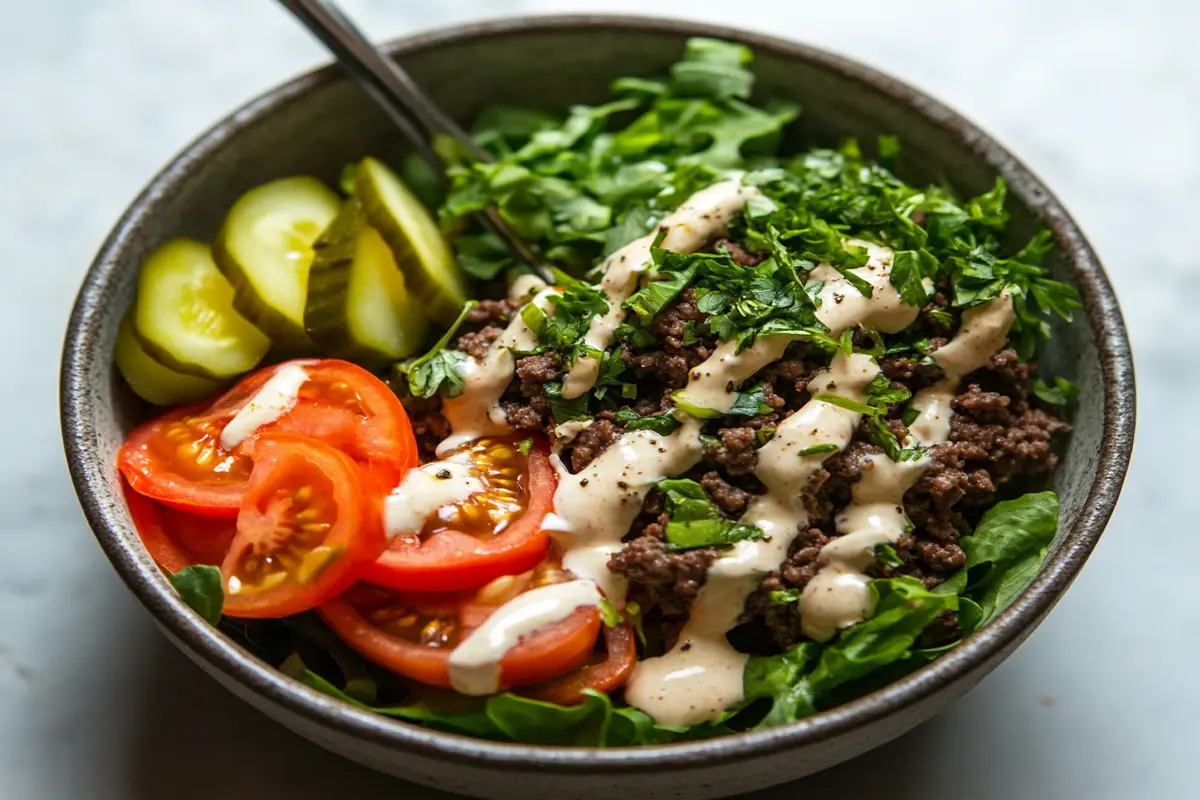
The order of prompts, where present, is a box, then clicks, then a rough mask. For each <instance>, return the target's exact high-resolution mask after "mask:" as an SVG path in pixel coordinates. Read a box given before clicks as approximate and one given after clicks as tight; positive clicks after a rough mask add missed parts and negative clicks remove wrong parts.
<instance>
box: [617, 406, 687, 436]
mask: <svg viewBox="0 0 1200 800" xmlns="http://www.w3.org/2000/svg"><path fill="white" fill-rule="evenodd" d="M614 417H615V418H616V420H617V422H620V423H621V424H623V425H624V426H625V430H627V431H653V432H654V433H657V434H659V435H661V436H666V435H668V434H670V433H671V432H673V431H674V430H675V429H676V428H678V427H679V420H677V419H675V416H674V415H673V414H670V413H667V414H655V415H653V416H649V417H643V416H640V415H639V414H638V413H637V412H636V411H634V410H633V409H632V408H622V409H620V410H618V411H617V412H616V413H615V414H614Z"/></svg>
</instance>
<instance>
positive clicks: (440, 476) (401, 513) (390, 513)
mask: <svg viewBox="0 0 1200 800" xmlns="http://www.w3.org/2000/svg"><path fill="white" fill-rule="evenodd" d="M483 490H484V485H483V481H482V480H481V479H480V477H479V473H478V471H477V470H476V468H475V467H474V465H472V464H471V463H470V461H468V460H465V459H464V460H462V461H459V460H446V461H433V462H431V463H429V464H426V465H424V466H423V467H419V468H417V469H412V470H409V471H408V474H407V475H405V476H404V480H402V481H401V482H400V485H399V486H397V487H396V488H395V489H393V490H392V493H391V494H390V495H388V496H387V498H385V499H384V501H383V524H384V529H385V530H386V531H387V535H388V538H389V539H394V538H396V537H398V536H415V535H417V534H419V533H420V532H421V529H422V528H424V527H425V523H426V522H427V521H428V520H429V518H430V517H432V516H433V515H434V514H436V513H437V511H438V509H440V508H443V507H445V506H449V505H454V504H457V503H461V502H463V501H464V500H466V499H467V498H469V497H470V496H471V495H473V494H476V493H478V492H482V491H483Z"/></svg>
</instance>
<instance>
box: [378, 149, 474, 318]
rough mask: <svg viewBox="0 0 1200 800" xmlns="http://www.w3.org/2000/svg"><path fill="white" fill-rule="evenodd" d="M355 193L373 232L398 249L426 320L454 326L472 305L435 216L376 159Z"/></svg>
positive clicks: (397, 255) (398, 259)
mask: <svg viewBox="0 0 1200 800" xmlns="http://www.w3.org/2000/svg"><path fill="white" fill-rule="evenodd" d="M354 193H355V195H356V196H357V197H358V199H359V200H360V201H361V202H362V206H363V210H364V211H365V212H366V215H367V221H368V222H369V223H370V225H371V227H373V228H375V229H376V230H378V231H379V233H380V234H381V235H382V236H383V240H384V241H385V242H387V244H388V247H390V248H391V249H392V255H393V256H394V257H395V259H396V263H397V264H398V265H399V266H400V270H401V271H402V272H403V273H404V279H405V282H406V284H407V285H408V288H409V291H410V292H412V294H414V295H416V296H417V297H419V298H420V299H421V302H422V308H424V310H425V313H426V315H427V316H429V317H430V318H432V319H433V320H434V321H435V322H437V323H439V324H441V325H449V324H450V323H452V322H453V321H454V319H455V318H456V317H457V316H458V312H459V311H460V310H461V309H462V305H463V303H465V302H466V300H467V285H466V281H465V280H464V278H463V276H462V273H461V272H460V271H459V269H458V265H457V264H456V263H455V261H454V255H453V253H451V252H450V246H449V245H448V244H447V243H446V239H445V237H444V236H442V232H441V231H440V230H438V226H437V223H436V222H434V219H433V217H432V216H430V214H429V211H428V210H426V208H425V206H423V205H421V201H420V200H418V199H417V198H416V196H415V195H413V193H412V192H411V191H409V189H408V187H407V186H405V185H404V183H403V182H402V181H401V180H400V178H398V177H397V176H396V174H395V173H394V172H392V171H391V170H390V169H389V168H388V167H387V166H385V165H384V164H383V163H382V162H380V161H378V160H376V159H374V158H364V159H363V160H362V163H360V164H359V165H358V170H357V172H356V173H355V179H354Z"/></svg>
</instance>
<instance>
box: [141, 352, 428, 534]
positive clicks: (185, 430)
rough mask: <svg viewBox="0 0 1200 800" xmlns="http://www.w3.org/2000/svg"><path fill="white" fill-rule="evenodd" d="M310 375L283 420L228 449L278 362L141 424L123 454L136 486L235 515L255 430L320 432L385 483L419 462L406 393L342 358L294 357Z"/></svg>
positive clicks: (174, 502) (187, 505)
mask: <svg viewBox="0 0 1200 800" xmlns="http://www.w3.org/2000/svg"><path fill="white" fill-rule="evenodd" d="M290 363H293V364H297V365H300V366H302V367H303V368H304V370H305V372H306V373H307V374H308V379H307V380H306V381H305V382H304V383H303V384H302V385H301V387H300V389H299V392H298V396H297V399H296V401H295V403H293V404H292V406H291V407H290V408H289V409H288V410H287V411H285V412H284V413H283V414H282V415H281V416H280V417H279V418H278V419H275V420H273V421H270V422H267V423H266V424H264V425H262V426H260V427H259V428H258V429H257V430H256V431H255V432H254V433H253V434H252V435H251V436H249V437H248V438H247V439H246V440H244V441H243V442H241V443H239V444H238V445H237V446H235V447H233V448H232V449H231V450H227V449H226V448H224V447H223V446H222V445H221V441H220V440H221V433H222V431H224V430H225V426H226V425H227V424H229V421H230V420H232V419H233V418H234V416H236V415H237V413H238V412H239V411H240V410H242V408H243V407H245V405H246V404H247V403H248V402H249V401H250V400H251V399H252V398H253V397H254V396H255V395H256V394H257V393H258V391H259V390H260V389H261V388H262V387H263V384H265V383H266V382H267V380H268V379H270V377H271V376H272V375H274V374H275V372H276V370H277V369H279V367H283V366H285V365H283V364H281V365H279V367H268V368H266V369H263V370H259V371H258V372H256V373H254V374H253V375H250V376H248V377H246V378H244V379H243V380H242V381H241V382H240V383H238V385H237V386H235V387H234V388H232V389H230V390H229V391H228V392H226V393H225V394H223V395H221V396H220V397H218V398H216V399H215V400H214V401H212V402H211V404H208V405H205V404H200V405H196V406H189V407H187V408H182V409H177V410H175V411H172V412H169V413H168V414H165V415H163V416H161V417H158V418H157V419H155V420H152V421H150V422H148V423H146V424H145V425H142V426H141V427H139V428H137V429H136V430H135V431H134V432H133V433H131V434H130V435H129V438H128V439H127V440H126V441H125V444H124V445H123V446H122V447H121V451H120V453H119V454H118V456H117V465H118V467H119V468H120V470H121V472H122V473H123V474H124V475H125V478H126V479H127V480H128V481H129V484H130V486H132V487H133V489H134V490H135V491H137V492H139V493H140V494H144V495H146V496H147V497H151V498H154V499H155V500H158V501H159V502H161V503H165V504H167V505H170V506H173V507H176V508H180V509H183V510H185V511H191V512H193V513H196V514H204V515H207V516H213V517H228V518H232V517H236V516H237V513H238V509H239V507H240V506H241V502H242V495H243V494H244V493H245V491H246V482H247V480H248V479H249V477H250V470H251V468H252V466H253V464H252V461H251V459H250V458H249V455H248V453H249V447H250V445H251V444H252V443H253V441H254V437H255V436H258V435H262V434H264V433H268V432H271V431H288V432H292V433H297V434H301V435H304V436H309V437H312V438H314V439H320V440H321V441H323V442H325V443H326V444H330V445H332V446H334V447H336V448H338V449H340V450H343V451H344V452H346V453H348V454H349V455H350V456H351V457H352V458H354V459H355V460H356V461H359V462H362V463H364V464H367V465H369V466H370V469H371V472H372V474H373V475H374V476H375V477H374V480H376V481H377V482H378V483H379V485H380V486H381V487H387V488H390V487H391V486H394V485H395V483H396V481H397V480H398V479H399V476H400V475H402V474H403V473H404V472H405V471H407V470H408V469H410V468H411V467H414V466H416V464H417V445H416V440H415V438H414V437H413V432H412V426H411V425H410V424H409V421H408V415H407V414H405V412H404V407H403V406H402V405H401V404H400V401H399V399H398V398H397V397H396V396H395V394H393V393H392V391H391V390H390V389H388V388H387V386H386V385H384V383H383V382H382V381H380V380H379V379H378V378H376V377H375V376H374V375H372V374H371V373H370V372H367V371H366V370H364V369H362V368H361V367H356V366H354V365H353V364H350V363H348V362H346V361H338V360H336V359H324V360H303V361H296V362H290Z"/></svg>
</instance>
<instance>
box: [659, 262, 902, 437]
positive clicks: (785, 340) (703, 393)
mask: <svg viewBox="0 0 1200 800" xmlns="http://www.w3.org/2000/svg"><path fill="white" fill-rule="evenodd" d="M847 244H850V245H858V246H860V247H865V248H867V254H868V256H869V258H870V260H869V261H868V262H867V264H866V265H865V266H862V267H859V268H857V269H853V270H851V272H853V273H854V274H855V275H858V276H860V277H862V278H863V279H864V280H866V281H867V282H868V283H869V284H871V296H870V297H866V296H865V295H862V294H859V291H858V290H857V289H855V288H854V287H853V286H851V285H850V283H849V282H848V281H847V280H846V278H845V277H843V276H842V274H841V273H840V272H838V271H837V270H835V269H834V268H833V267H831V266H829V265H828V264H818V265H817V266H816V268H814V269H813V270H812V272H810V273H809V279H810V280H819V281H823V282H824V285H823V286H822V287H821V291H820V292H819V293H818V294H817V296H818V297H819V298H820V299H821V305H820V306H819V307H818V308H817V319H819V320H820V321H821V323H822V324H824V325H825V327H827V328H829V332H830V334H831V335H833V336H840V335H841V333H842V332H843V331H846V330H849V329H850V328H852V327H854V326H855V325H860V324H861V325H867V326H872V327H875V328H878V329H879V330H881V331H883V332H884V333H898V332H899V331H902V330H904V329H905V328H907V327H908V326H909V325H911V324H912V322H913V320H915V319H916V318H917V313H918V312H919V311H920V309H918V308H917V307H916V306H909V305H905V304H904V303H903V302H902V301H901V299H900V294H899V292H897V291H896V287H895V286H893V285H892V279H891V275H892V251H891V250H889V249H888V248H886V247H880V246H879V245H877V244H872V243H871V242H865V241H862V240H860V239H850V240H849V241H848V242H847ZM800 338H803V337H800V336H791V335H786V334H783V335H778V336H763V337H760V338H758V339H756V340H755V342H754V344H752V345H751V346H750V347H747V348H746V349H745V350H743V351H742V352H740V353H739V352H737V342H736V341H735V340H733V339H730V340H728V341H725V342H721V344H719V345H717V348H716V349H715V350H714V351H713V354H712V355H711V356H709V357H708V358H707V359H706V360H705V361H704V362H702V363H701V364H700V365H699V366H697V367H696V368H695V369H693V370H692V374H691V379H690V380H689V381H688V385H687V388H685V389H684V390H683V391H682V392H680V394H679V400H681V401H683V402H685V403H690V404H692V405H694V406H697V407H699V408H705V409H709V410H711V411H714V412H717V413H718V414H724V413H726V412H727V411H729V409H730V408H732V407H733V404H734V402H735V401H736V400H737V389H738V387H739V386H741V385H742V383H744V382H745V381H746V380H747V379H749V378H750V377H751V376H752V375H754V374H755V373H757V372H758V371H759V370H760V369H762V368H763V367H765V366H767V365H768V364H770V363H771V362H773V361H777V360H779V359H780V358H782V357H783V353H784V351H785V350H787V346H788V345H789V344H791V343H792V342H794V341H796V340H797V339H800Z"/></svg>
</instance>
